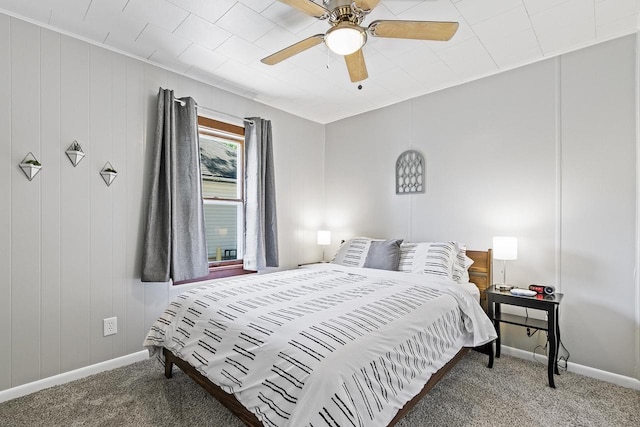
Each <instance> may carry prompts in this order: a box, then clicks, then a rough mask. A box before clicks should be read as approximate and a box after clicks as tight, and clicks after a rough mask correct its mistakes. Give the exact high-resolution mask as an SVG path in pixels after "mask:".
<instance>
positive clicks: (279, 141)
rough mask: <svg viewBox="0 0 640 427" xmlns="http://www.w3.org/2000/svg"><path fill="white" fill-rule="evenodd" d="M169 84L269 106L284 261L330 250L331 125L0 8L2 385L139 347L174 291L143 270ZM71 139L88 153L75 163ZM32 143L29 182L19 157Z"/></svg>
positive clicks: (210, 103) (219, 102)
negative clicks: (152, 177)
mask: <svg viewBox="0 0 640 427" xmlns="http://www.w3.org/2000/svg"><path fill="white" fill-rule="evenodd" d="M159 86H162V87H165V88H172V89H174V90H175V91H176V94H177V95H178V96H192V97H194V99H196V101H197V102H198V103H199V104H200V105H201V106H204V107H209V108H213V109H215V110H218V111H222V112H225V113H228V114H231V115H234V116H239V117H246V116H261V117H264V118H267V119H270V120H272V124H273V135H274V142H275V147H274V157H275V161H276V171H277V173H276V181H277V190H278V195H277V197H278V213H279V218H278V219H279V239H280V257H281V258H280V259H281V267H293V266H295V265H296V264H297V263H300V262H308V261H312V260H316V259H318V258H319V257H320V256H321V255H320V254H321V248H320V247H318V246H317V245H316V242H315V232H316V230H317V228H318V226H319V221H320V218H321V208H322V203H323V200H322V194H323V164H322V159H323V149H324V127H323V126H322V125H319V124H316V123H312V122H309V121H307V120H303V119H300V118H297V117H295V116H292V115H290V114H287V113H284V112H281V111H278V110H275V109H271V108H268V107H266V106H264V105H262V104H259V103H257V102H253V101H251V100H248V99H246V98H243V97H240V96H236V95H233V94H231V93H228V92H225V91H222V90H219V89H215V88H213V87H211V86H208V85H205V84H203V83H199V82H196V81H194V80H190V79H188V78H186V77H183V76H179V75H177V74H174V73H172V72H169V71H166V70H164V69H161V68H157V67H155V66H152V65H149V64H147V63H143V62H141V61H138V60H135V59H132V58H129V57H126V56H123V55H120V54H117V53H114V52H111V51H108V50H104V49H102V48H99V47H96V46H94V45H91V44H88V43H85V42H83V41H79V40H77V39H74V38H70V37H67V36H64V35H61V34H59V33H56V32H52V31H49V30H47V29H43V28H40V27H37V26H35V25H32V24H29V23H26V22H24V21H21V20H18V19H14V18H10V17H8V16H6V15H2V14H0V93H2V94H3V95H4V96H3V99H2V102H0V199H1V200H2V208H1V209H0V325H1V327H0V342H2V343H3V344H2V351H0V390H4V389H8V388H10V387H15V386H18V385H20V384H24V383H27V382H31V381H34V380H38V379H40V378H44V377H49V376H52V375H55V374H58V373H61V372H65V371H69V370H73V369H76V368H80V367H84V366H87V365H90V364H94V363H97V362H101V361H104V360H108V359H112V358H115V357H118V356H122V355H126V354H130V353H134V352H137V351H140V350H142V340H143V338H144V336H145V333H146V331H147V329H148V328H149V326H150V324H151V323H152V322H153V321H154V320H155V318H156V317H157V316H158V315H159V313H161V311H162V310H163V309H164V306H165V305H166V304H167V302H168V301H167V300H168V297H169V293H170V287H169V286H168V285H166V284H145V285H143V284H142V283H141V282H140V281H139V277H140V248H141V238H142V230H143V228H144V226H143V217H144V211H145V203H146V188H147V185H148V182H147V178H146V167H145V166H146V164H147V157H148V153H149V145H150V143H151V139H152V137H153V136H152V132H153V129H154V120H155V100H156V95H157V91H158V87H159ZM222 119H225V117H222ZM301 136H304V137H301ZM73 140H78V142H80V143H81V144H82V145H83V147H84V149H85V152H86V153H87V156H86V157H85V159H84V160H83V161H82V162H81V163H80V164H79V165H78V166H77V167H76V168H73V167H72V165H71V163H70V162H69V160H68V159H67V157H66V155H65V154H64V150H65V149H66V148H67V147H68V146H69V145H70V144H71V142H72V141H73ZM30 151H31V152H33V154H35V156H36V157H37V158H38V159H39V160H40V161H41V163H42V164H43V168H42V171H41V172H40V174H39V175H38V176H37V177H36V178H35V179H34V180H33V181H32V182H29V181H28V180H27V179H26V177H25V176H24V175H23V173H22V171H21V170H20V168H19V167H18V163H19V162H20V161H21V160H22V159H23V158H24V157H25V155H26V154H27V153H28V152H30ZM107 161H110V162H111V163H112V164H113V166H114V167H115V168H116V170H117V171H118V173H119V174H118V177H117V178H116V180H115V182H114V183H113V184H112V185H111V187H107V186H106V185H105V184H104V182H103V181H102V178H101V177H100V175H99V171H100V169H101V168H102V166H103V165H104V164H105V163H106V162H107ZM111 316H117V317H118V333H117V334H116V335H114V336H110V337H106V338H105V337H103V336H102V320H103V319H104V318H106V317H111Z"/></svg>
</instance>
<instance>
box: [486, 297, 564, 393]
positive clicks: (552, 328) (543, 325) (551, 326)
mask: <svg viewBox="0 0 640 427" xmlns="http://www.w3.org/2000/svg"><path fill="white" fill-rule="evenodd" d="M485 292H486V295H487V308H488V310H487V315H488V316H489V319H491V321H492V322H493V324H494V326H495V328H496V332H497V333H498V338H497V339H496V357H500V323H509V324H511V325H518V326H524V327H526V328H531V329H539V330H541V331H547V334H548V339H549V362H548V366H547V371H548V375H549V387H552V388H555V387H556V386H555V383H554V381H553V374H554V373H555V374H557V375H559V374H560V372H559V371H558V343H559V342H560V325H559V323H558V309H559V307H560V302H561V301H562V296H563V295H562V294H560V293H556V294H553V295H541V294H538V295H536V296H532V297H527V296H521V295H513V294H512V293H510V292H509V291H499V290H497V289H496V287H495V286H492V287H490V288H489V289H487V290H486V291H485ZM502 304H508V305H513V306H518V307H525V308H532V309H535V310H543V311H546V312H547V320H540V319H532V318H530V317H524V316H516V315H514V314H508V313H502V310H501V309H500V306H501V305H502Z"/></svg>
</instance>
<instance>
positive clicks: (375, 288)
mask: <svg viewBox="0 0 640 427" xmlns="http://www.w3.org/2000/svg"><path fill="white" fill-rule="evenodd" d="M495 336H496V335H495V330H494V328H493V325H492V324H491V322H490V321H489V319H488V318H487V316H486V315H485V314H484V312H483V311H482V309H481V308H480V306H479V304H478V303H477V300H476V299H475V297H474V296H472V295H471V294H470V293H469V292H467V291H465V290H464V288H463V287H461V286H459V285H458V284H456V283H454V282H452V281H448V280H446V279H438V280H435V279H430V280H428V279H427V276H425V275H415V274H407V273H398V272H389V271H381V270H372V269H364V268H352V267H342V266H337V265H334V264H319V265H314V266H309V267H307V268H302V269H298V270H291V271H283V272H276V273H270V274H265V275H251V276H243V277H239V278H233V279H230V280H224V281H217V282H212V283H209V284H207V285H203V286H199V287H197V288H193V289H190V290H188V291H186V292H184V293H183V294H181V295H179V296H177V297H176V298H175V299H174V300H173V301H172V302H171V303H170V304H169V306H168V307H167V309H166V310H165V312H164V313H163V314H162V316H161V317H160V318H159V319H158V320H157V321H156V322H155V323H154V324H153V326H152V327H151V330H150V331H149V333H148V335H147V337H146V339H145V341H144V345H145V347H147V348H148V349H149V351H150V353H151V354H152V355H156V356H157V357H159V358H161V357H162V351H161V350H162V347H165V348H167V349H169V350H171V351H172V352H173V353H174V354H175V355H176V356H178V357H180V358H181V359H183V360H185V361H187V362H188V363H189V364H190V365H192V366H193V367H194V368H196V369H197V370H198V371H199V372H200V373H202V374H203V375H205V376H206V377H207V378H209V379H210V380H211V381H212V382H213V383H214V384H216V385H218V386H219V387H220V388H222V389H223V390H224V391H226V392H227V393H231V394H234V395H235V397H236V399H237V400H238V401H239V402H240V403H241V404H242V405H243V406H244V407H245V408H247V409H248V410H249V411H251V412H252V413H254V414H255V415H256V417H257V418H258V419H259V420H260V421H261V422H262V423H263V424H264V425H265V426H282V427H284V426H296V427H298V426H314V425H316V426H317V425H325V424H330V425H353V426H365V425H366V426H372V427H375V426H385V425H387V424H388V423H389V421H390V420H391V419H393V417H394V416H395V414H396V413H397V412H398V410H399V409H400V408H402V407H403V406H404V404H405V403H407V402H408V401H409V400H411V398H413V397H414V396H415V395H416V394H418V393H419V392H420V390H421V389H422V387H423V386H424V384H425V383H426V382H427V381H428V379H429V378H430V376H431V375H432V374H433V373H435V372H436V371H437V370H438V369H440V368H441V367H442V366H444V365H445V364H446V363H447V362H448V361H449V360H450V359H451V358H452V357H453V356H454V355H455V354H456V353H457V352H458V351H459V350H460V349H461V348H462V347H463V346H478V345H482V344H484V343H486V342H488V341H490V340H492V339H494V338H495Z"/></svg>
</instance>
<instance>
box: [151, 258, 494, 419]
mask: <svg viewBox="0 0 640 427" xmlns="http://www.w3.org/2000/svg"><path fill="white" fill-rule="evenodd" d="M467 256H468V257H469V258H471V259H472V260H473V265H472V266H471V267H470V268H469V280H470V281H471V282H472V283H473V284H475V285H476V286H477V287H478V289H480V302H481V304H482V306H483V308H484V309H485V311H486V304H487V298H486V296H485V292H484V291H485V290H486V289H487V288H488V287H490V286H491V280H492V276H491V264H492V256H491V249H489V250H488V251H467ZM477 350H478V351H481V352H483V353H486V354H488V355H489V364H488V366H489V368H491V367H493V344H492V343H489V344H488V345H485V346H483V347H482V348H479V349H477ZM468 351H469V348H468V347H463V348H462V349H461V350H460V351H459V352H458V353H457V354H456V355H455V356H453V358H452V359H451V360H450V361H449V362H447V364H446V365H444V366H443V367H442V368H440V369H439V370H438V371H437V372H436V373H434V374H433V375H431V378H429V381H427V383H426V384H425V386H424V387H423V388H422V391H420V393H418V394H417V395H415V396H414V397H413V399H411V400H410V401H409V402H407V403H406V404H405V405H404V406H403V407H402V408H401V409H400V410H399V411H398V413H397V414H396V416H395V417H394V418H393V420H391V422H390V423H389V427H392V426H394V425H395V424H396V423H397V422H398V421H400V419H402V417H404V416H405V415H406V414H407V412H409V411H410V410H411V409H412V408H413V407H414V406H415V405H416V404H417V403H418V402H419V401H420V400H421V399H422V398H423V397H424V396H425V395H426V394H427V393H428V392H429V390H431V389H432V388H433V387H434V386H435V385H436V384H437V383H438V382H439V381H440V379H442V377H444V376H445V375H446V374H447V372H449V371H450V370H451V368H453V367H454V366H455V365H456V364H457V363H458V361H460V359H462V358H463V357H464V355H465V354H466V353H467V352H468ZM162 352H163V355H164V357H165V363H164V375H165V377H167V378H171V377H172V371H173V365H176V366H178V367H179V368H180V369H181V370H182V371H183V372H184V373H185V374H187V375H188V376H189V377H191V378H192V379H193V380H194V381H195V382H196V383H198V384H199V385H200V386H201V387H202V388H203V389H205V390H206V391H207V392H208V393H209V394H211V395H212V396H213V397H214V398H215V399H216V400H217V401H218V402H220V403H221V404H222V405H223V406H224V407H226V408H227V409H229V410H230V411H231V412H232V413H233V414H234V415H235V416H236V417H238V418H239V419H240V421H242V422H243V423H244V424H245V425H247V426H249V427H263V424H262V423H261V422H260V421H259V420H258V418H257V417H256V416H255V415H254V414H253V413H252V412H250V411H249V410H247V409H246V408H245V407H244V406H242V404H241V403H240V402H239V401H238V400H237V399H236V398H235V396H234V395H232V394H229V393H227V392H225V391H223V390H222V389H221V388H220V387H218V386H217V385H215V384H214V383H212V382H211V381H210V380H209V379H208V378H207V377H205V376H204V375H202V374H201V373H200V372H199V371H198V370H197V369H195V368H194V367H193V366H191V365H190V364H189V363H188V362H185V361H184V360H182V359H180V358H179V357H178V356H176V355H175V354H173V353H172V352H171V351H170V350H168V349H166V348H163V349H162Z"/></svg>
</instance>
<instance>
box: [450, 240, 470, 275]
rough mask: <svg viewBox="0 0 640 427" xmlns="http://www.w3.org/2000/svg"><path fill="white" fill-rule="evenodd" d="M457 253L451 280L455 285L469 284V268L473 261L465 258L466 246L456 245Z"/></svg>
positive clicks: (462, 244)
mask: <svg viewBox="0 0 640 427" xmlns="http://www.w3.org/2000/svg"><path fill="white" fill-rule="evenodd" d="M456 245H457V246H458V253H457V255H456V259H455V260H454V262H453V280H455V281H456V282H457V283H469V267H471V265H472V264H473V260H472V259H471V258H469V257H468V256H467V245H465V244H464V243H457V244H456Z"/></svg>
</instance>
